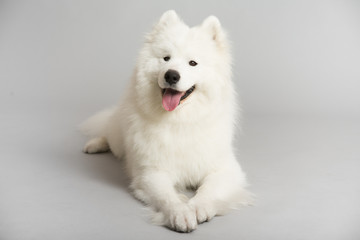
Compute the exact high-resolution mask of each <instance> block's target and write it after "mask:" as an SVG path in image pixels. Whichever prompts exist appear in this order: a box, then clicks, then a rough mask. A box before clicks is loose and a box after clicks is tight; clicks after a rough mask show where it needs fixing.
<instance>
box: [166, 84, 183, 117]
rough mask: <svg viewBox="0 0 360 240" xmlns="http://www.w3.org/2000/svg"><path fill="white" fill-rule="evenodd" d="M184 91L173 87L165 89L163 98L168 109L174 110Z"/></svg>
mask: <svg viewBox="0 0 360 240" xmlns="http://www.w3.org/2000/svg"><path fill="white" fill-rule="evenodd" d="M182 95H183V93H182V92H178V91H175V90H173V89H171V88H167V89H165V93H164V95H163V98H162V105H163V107H164V108H165V110H166V111H172V110H174V109H175V108H176V107H177V106H178V105H179V103H180V99H181V96H182Z"/></svg>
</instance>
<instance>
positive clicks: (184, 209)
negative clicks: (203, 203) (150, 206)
mask: <svg viewBox="0 0 360 240" xmlns="http://www.w3.org/2000/svg"><path fill="white" fill-rule="evenodd" d="M165 218H167V219H166V220H165V222H166V225H167V227H169V228H171V229H172V230H175V231H177V232H192V231H194V230H195V229H196V227H197V218H196V213H195V211H194V210H193V209H192V208H190V207H189V206H188V205H187V204H185V203H182V204H178V205H176V206H174V207H172V208H171V209H169V210H167V211H166V212H165Z"/></svg>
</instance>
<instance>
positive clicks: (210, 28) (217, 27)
mask: <svg viewBox="0 0 360 240" xmlns="http://www.w3.org/2000/svg"><path fill="white" fill-rule="evenodd" d="M201 27H202V28H203V29H204V30H205V31H206V32H207V33H208V34H209V35H210V37H211V39H212V40H213V41H215V42H216V44H217V45H218V46H219V47H221V48H224V47H226V46H227V45H228V44H227V38H226V33H225V32H224V30H223V29H222V27H221V24H220V21H219V19H218V18H217V17H215V16H209V17H207V18H206V19H205V20H204V21H203V23H202V24H201Z"/></svg>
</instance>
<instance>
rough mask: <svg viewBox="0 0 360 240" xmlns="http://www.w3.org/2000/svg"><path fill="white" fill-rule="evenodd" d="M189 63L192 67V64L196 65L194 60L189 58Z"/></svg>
mask: <svg viewBox="0 0 360 240" xmlns="http://www.w3.org/2000/svg"><path fill="white" fill-rule="evenodd" d="M189 65H190V66H193V67H194V66H196V65H197V62H195V61H193V60H191V61H190V62H189Z"/></svg>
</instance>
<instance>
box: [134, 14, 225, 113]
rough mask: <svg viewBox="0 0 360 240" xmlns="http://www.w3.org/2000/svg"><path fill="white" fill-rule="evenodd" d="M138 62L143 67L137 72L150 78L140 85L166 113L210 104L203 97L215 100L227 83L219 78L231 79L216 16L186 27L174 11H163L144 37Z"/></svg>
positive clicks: (223, 37) (223, 41)
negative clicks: (183, 106) (191, 26)
mask: <svg viewBox="0 0 360 240" xmlns="http://www.w3.org/2000/svg"><path fill="white" fill-rule="evenodd" d="M139 62H140V65H141V63H143V65H142V66H141V69H140V68H138V71H147V74H148V75H149V76H150V77H149V78H148V79H143V80H142V81H147V83H148V84H142V86H145V85H148V86H149V87H150V88H151V89H152V91H151V92H152V93H151V94H154V95H157V96H156V99H157V100H158V103H157V104H159V105H160V104H161V105H162V107H163V109H165V110H166V111H174V110H178V108H180V106H181V108H182V105H197V104H196V102H199V101H203V102H209V100H210V99H206V98H214V97H215V96H214V95H213V94H218V93H215V92H218V89H219V88H221V85H222V84H224V82H226V81H229V79H220V78H230V56H229V51H228V44H227V40H226V38H225V34H224V32H223V30H222V29H221V26H220V23H219V21H218V19H217V18H216V17H208V18H207V19H205V20H204V22H203V23H202V24H201V25H200V26H196V27H193V28H189V27H188V26H187V25H185V24H184V23H183V22H182V21H181V20H180V19H179V17H178V16H177V15H176V13H175V12H174V11H168V12H165V13H164V14H163V16H162V17H161V19H160V21H159V22H158V23H157V24H156V25H155V27H154V29H153V30H152V32H151V33H150V34H148V35H147V41H146V43H145V47H144V49H143V51H142V52H141V54H140V59H139ZM142 75H144V73H143V74H142ZM210 95H212V96H210ZM159 99H160V100H159ZM210 102H211V101H210ZM185 103H186V104H185ZM155 104H156V103H155ZM179 110H180V109H179Z"/></svg>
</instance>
